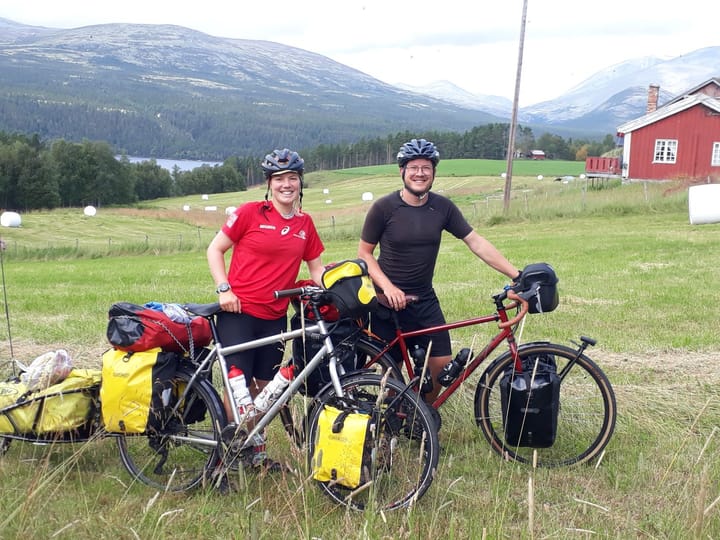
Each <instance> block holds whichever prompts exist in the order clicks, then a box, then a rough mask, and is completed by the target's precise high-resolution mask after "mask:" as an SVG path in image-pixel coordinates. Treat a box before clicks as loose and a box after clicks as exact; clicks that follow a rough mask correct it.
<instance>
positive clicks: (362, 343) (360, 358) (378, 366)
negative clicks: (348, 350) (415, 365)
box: [355, 336, 405, 381]
mask: <svg viewBox="0 0 720 540" xmlns="http://www.w3.org/2000/svg"><path fill="white" fill-rule="evenodd" d="M382 350H383V344H382V342H380V341H378V340H376V339H373V338H371V337H365V336H363V337H361V338H360V339H358V340H357V342H356V343H355V355H356V364H355V365H356V366H359V367H362V368H363V369H369V370H373V371H375V372H376V373H378V374H380V375H382V374H383V373H385V372H386V371H390V376H391V377H392V378H394V379H397V380H398V381H404V380H405V378H404V377H403V374H402V371H401V365H400V364H399V363H398V362H396V361H395V359H394V358H393V357H392V356H390V355H389V354H387V353H385V354H380V353H381V352H382ZM373 358H377V360H376V361H375V362H373V363H372V364H370V362H371V361H372V359H373Z"/></svg>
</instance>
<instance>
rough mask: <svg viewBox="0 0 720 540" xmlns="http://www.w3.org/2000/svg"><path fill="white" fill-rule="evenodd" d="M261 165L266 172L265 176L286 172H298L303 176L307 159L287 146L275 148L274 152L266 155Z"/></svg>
mask: <svg viewBox="0 0 720 540" xmlns="http://www.w3.org/2000/svg"><path fill="white" fill-rule="evenodd" d="M260 166H261V167H262V170H263V171H264V172H265V178H270V177H271V176H273V175H275V174H278V173H280V174H282V173H286V172H296V173H298V174H299V175H300V176H301V177H302V175H303V173H304V172H305V161H304V160H303V158H301V157H300V154H298V153H297V152H293V151H292V150H288V149H287V148H283V149H282V150H273V151H272V153H270V154H268V155H267V156H265V159H264V160H263V162H262V163H261V164H260Z"/></svg>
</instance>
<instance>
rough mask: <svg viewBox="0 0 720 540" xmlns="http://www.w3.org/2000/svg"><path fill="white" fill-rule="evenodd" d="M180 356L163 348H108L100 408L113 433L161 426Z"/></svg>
mask: <svg viewBox="0 0 720 540" xmlns="http://www.w3.org/2000/svg"><path fill="white" fill-rule="evenodd" d="M177 362H178V355H177V354H176V353H172V352H163V350H162V349H161V348H160V347H156V348H154V349H150V350H147V351H142V352H128V351H121V350H118V349H109V350H108V351H106V352H105V353H104V354H103V357H102V384H101V385H100V404H101V407H100V410H101V412H102V421H103V425H104V427H105V430H106V431H108V432H110V433H144V432H146V431H148V430H154V429H156V428H159V427H160V426H161V425H162V418H163V416H162V415H163V412H164V409H165V407H166V406H167V405H168V404H169V402H170V398H171V394H172V378H173V375H174V374H175V370H176V368H177Z"/></svg>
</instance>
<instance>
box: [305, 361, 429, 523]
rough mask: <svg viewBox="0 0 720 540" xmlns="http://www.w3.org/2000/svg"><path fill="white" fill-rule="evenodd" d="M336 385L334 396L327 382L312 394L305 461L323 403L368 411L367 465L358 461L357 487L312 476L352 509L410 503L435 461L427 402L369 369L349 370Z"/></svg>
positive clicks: (312, 448) (315, 436)
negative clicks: (340, 394) (313, 403)
mask: <svg viewBox="0 0 720 540" xmlns="http://www.w3.org/2000/svg"><path fill="white" fill-rule="evenodd" d="M340 384H341V386H342V389H343V392H344V394H345V396H344V397H343V398H338V397H337V395H336V394H335V390H334V389H333V388H332V387H328V388H326V389H325V390H324V391H323V392H322V393H321V394H320V395H318V396H317V398H316V399H317V403H318V406H316V407H314V408H313V410H312V413H311V417H310V422H309V438H308V441H309V444H308V459H309V462H310V466H311V468H312V467H313V456H314V454H315V447H316V445H317V443H318V429H319V420H320V416H321V412H322V411H323V409H324V407H323V405H333V406H337V407H338V408H341V407H342V408H343V410H347V409H348V408H351V409H352V410H353V411H354V412H364V413H367V414H370V415H371V417H372V422H371V429H370V431H371V433H372V435H368V439H367V440H366V450H369V451H368V456H369V464H367V465H366V466H363V468H362V476H361V478H362V479H363V480H362V483H361V485H360V486H359V487H357V488H354V489H351V488H348V487H345V486H342V485H340V484H339V483H335V482H332V481H327V482H320V481H318V482H317V483H318V485H319V486H320V488H321V489H322V491H323V492H324V493H325V494H326V495H328V496H329V497H330V498H331V499H333V500H334V501H336V502H338V503H340V504H344V505H348V506H349V507H351V508H354V509H357V510H362V509H365V508H368V507H370V508H374V509H376V510H393V509H396V508H402V507H406V506H409V505H411V504H413V503H414V502H415V501H416V500H417V499H419V498H420V497H421V496H422V495H423V494H424V493H425V491H427V489H428V488H429V487H430V484H431V483H432V480H433V476H434V474H435V470H436V468H437V463H438V455H439V449H440V446H439V442H438V437H437V431H436V429H435V426H434V423H433V420H432V418H431V416H430V413H429V411H428V406H427V405H426V404H425V403H424V402H422V401H418V399H417V395H416V394H414V393H413V392H412V389H407V390H406V388H405V385H404V384H403V383H401V382H399V381H397V380H394V379H392V378H389V377H388V378H386V379H384V378H383V377H381V376H380V375H377V374H374V373H369V372H368V373H363V372H356V373H353V374H349V375H347V376H345V377H342V378H341V380H340ZM378 403H379V404H380V406H379V407H378ZM368 441H369V442H368ZM368 446H369V447H370V448H367V447H368Z"/></svg>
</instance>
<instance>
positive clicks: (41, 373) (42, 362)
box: [16, 349, 73, 392]
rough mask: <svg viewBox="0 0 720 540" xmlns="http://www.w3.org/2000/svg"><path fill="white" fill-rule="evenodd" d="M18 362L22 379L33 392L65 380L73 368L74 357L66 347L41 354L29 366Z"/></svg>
mask: <svg viewBox="0 0 720 540" xmlns="http://www.w3.org/2000/svg"><path fill="white" fill-rule="evenodd" d="M16 362H17V360H16ZM17 364H18V366H20V369H21V370H22V373H20V380H21V381H22V382H23V383H24V384H25V385H27V387H28V389H29V390H31V391H32V392H37V391H38V390H45V389H46V388H47V387H48V386H52V385H53V384H57V383H59V382H61V381H64V380H65V377H67V376H68V374H69V373H70V371H71V370H72V368H73V365H72V358H70V355H69V354H68V352H67V351H66V350H64V349H58V350H57V351H51V352H46V353H45V354H41V355H40V356H38V357H37V358H36V359H35V360H33V361H32V363H31V364H30V365H29V366H24V365H22V364H21V363H20V362H17Z"/></svg>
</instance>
